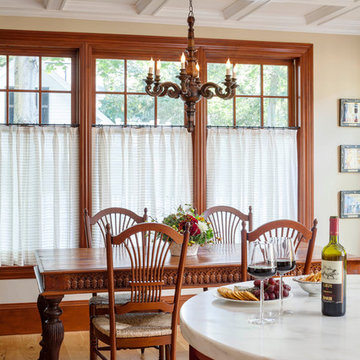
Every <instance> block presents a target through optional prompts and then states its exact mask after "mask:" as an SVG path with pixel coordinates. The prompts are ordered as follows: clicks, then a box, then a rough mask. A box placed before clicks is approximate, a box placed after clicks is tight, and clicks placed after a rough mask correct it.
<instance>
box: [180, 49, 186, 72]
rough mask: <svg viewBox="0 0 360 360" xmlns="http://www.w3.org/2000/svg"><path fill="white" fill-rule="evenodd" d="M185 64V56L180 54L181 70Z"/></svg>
mask: <svg viewBox="0 0 360 360" xmlns="http://www.w3.org/2000/svg"><path fill="white" fill-rule="evenodd" d="M185 62H186V58H185V54H184V53H182V55H181V70H184V69H185Z"/></svg>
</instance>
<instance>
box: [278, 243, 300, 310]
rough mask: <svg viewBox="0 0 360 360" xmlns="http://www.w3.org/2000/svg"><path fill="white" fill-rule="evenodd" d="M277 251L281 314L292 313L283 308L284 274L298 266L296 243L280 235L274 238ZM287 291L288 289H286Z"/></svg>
mask: <svg viewBox="0 0 360 360" xmlns="http://www.w3.org/2000/svg"><path fill="white" fill-rule="evenodd" d="M274 246H275V253H276V270H277V272H278V273H279V275H280V287H279V298H280V312H279V315H284V314H285V313H289V314H291V313H292V312H291V311H286V312H285V311H284V309H283V295H284V288H283V275H284V274H285V273H287V272H289V271H292V270H294V269H295V267H296V261H295V250H294V243H293V241H292V239H291V238H288V237H278V238H275V239H274ZM286 291H287V290H286Z"/></svg>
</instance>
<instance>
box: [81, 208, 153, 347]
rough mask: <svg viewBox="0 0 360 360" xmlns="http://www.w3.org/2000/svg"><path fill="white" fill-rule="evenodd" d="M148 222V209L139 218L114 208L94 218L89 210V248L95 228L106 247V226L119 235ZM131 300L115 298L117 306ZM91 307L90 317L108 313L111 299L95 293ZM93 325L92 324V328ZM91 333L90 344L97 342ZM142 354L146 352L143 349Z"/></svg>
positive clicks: (90, 302)
mask: <svg viewBox="0 0 360 360" xmlns="http://www.w3.org/2000/svg"><path fill="white" fill-rule="evenodd" d="M146 221H147V209H146V208H145V209H144V215H143V216H139V215H137V214H135V213H134V212H133V211H131V210H128V209H124V208H119V207H114V208H107V209H104V210H101V211H99V212H98V213H97V214H95V215H94V216H92V217H91V216H90V215H89V212H88V210H87V209H85V210H84V222H85V237H86V243H87V247H89V248H91V247H92V246H93V245H94V244H93V232H92V230H93V228H96V227H98V230H99V231H100V235H101V239H102V241H103V244H104V246H105V245H106V225H107V224H109V225H110V229H111V233H112V234H113V235H118V234H120V233H121V232H122V231H124V230H126V229H128V228H129V227H131V226H133V225H136V224H139V223H143V222H146ZM121 247H122V246H121ZM128 300H129V295H128V294H125V293H119V294H117V295H116V297H115V302H116V304H123V303H126V302H127V301H128ZM89 305H90V309H89V312H90V315H91V316H95V315H101V314H104V313H106V311H107V308H108V306H109V298H108V296H107V294H101V295H97V294H96V293H93V296H92V297H91V299H90V301H89ZM91 326H92V324H91V323H90V327H91ZM91 334H92V333H91V332H90V342H94V341H96V339H94V338H93V337H92V335H91ZM141 352H142V353H143V352H144V350H143V349H142V351H141Z"/></svg>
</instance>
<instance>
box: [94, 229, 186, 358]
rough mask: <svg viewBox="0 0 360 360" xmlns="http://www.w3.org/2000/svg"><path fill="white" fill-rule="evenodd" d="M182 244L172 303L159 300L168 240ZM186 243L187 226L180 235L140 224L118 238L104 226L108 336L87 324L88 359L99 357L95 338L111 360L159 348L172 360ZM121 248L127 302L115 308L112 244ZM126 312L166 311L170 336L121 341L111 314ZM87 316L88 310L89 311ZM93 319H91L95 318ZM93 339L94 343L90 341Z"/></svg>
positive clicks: (132, 338)
mask: <svg viewBox="0 0 360 360" xmlns="http://www.w3.org/2000/svg"><path fill="white" fill-rule="evenodd" d="M165 237H166V238H167V239H168V240H170V241H171V242H175V243H177V244H182V250H181V256H180V258H179V261H178V266H177V268H176V272H177V274H178V277H177V280H176V283H175V295H174V300H173V303H168V302H166V301H164V300H163V298H162V288H163V286H164V284H165V281H164V263H165V258H166V257H167V255H168V254H169V252H170V241H164V238H165ZM188 242H189V227H188V226H187V228H186V231H185V233H184V235H181V234H179V233H178V232H177V231H175V230H174V229H172V228H170V227H169V226H167V225H163V224H156V223H144V224H138V225H135V226H133V227H131V228H129V229H127V230H125V231H123V232H122V233H120V234H119V235H116V236H112V234H111V226H110V224H107V225H106V259H107V261H106V262H107V279H108V294H109V307H108V311H109V323H110V334H109V336H108V335H105V334H103V333H102V332H100V331H98V330H97V329H96V327H94V326H92V324H90V332H91V334H90V339H91V340H90V357H91V359H95V358H96V355H98V356H100V357H102V356H101V353H100V351H99V349H98V346H97V342H96V339H100V340H101V341H102V342H104V343H105V344H107V345H110V355H111V360H115V359H116V350H119V349H126V348H144V347H149V346H160V352H162V351H163V350H164V349H165V350H166V359H169V360H170V359H171V360H175V352H176V333H177V324H178V316H179V304H180V293H181V287H182V281H181V280H182V278H183V274H184V265H185V256H186V252H187V245H188ZM121 244H122V245H123V247H124V248H125V249H126V252H127V255H128V256H129V259H130V264H131V266H130V272H131V275H130V280H129V286H130V298H131V300H130V302H128V303H126V304H124V305H115V284H116V283H115V281H114V280H115V279H114V264H113V245H121ZM129 312H166V313H170V314H172V323H171V335H163V336H151V337H142V338H141V337H136V338H134V337H131V338H124V337H119V336H117V335H116V321H115V314H126V313H129ZM90 313H91V311H90ZM95 317H96V316H95ZM95 317H94V318H95ZM93 337H94V338H95V341H93Z"/></svg>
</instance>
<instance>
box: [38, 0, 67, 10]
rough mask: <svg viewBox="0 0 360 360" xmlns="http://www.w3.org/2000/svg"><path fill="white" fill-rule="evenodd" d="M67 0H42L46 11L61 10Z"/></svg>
mask: <svg viewBox="0 0 360 360" xmlns="http://www.w3.org/2000/svg"><path fill="white" fill-rule="evenodd" d="M66 1H67V0H43V2H44V7H45V9H46V10H63V9H64V6H65V3H66Z"/></svg>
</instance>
